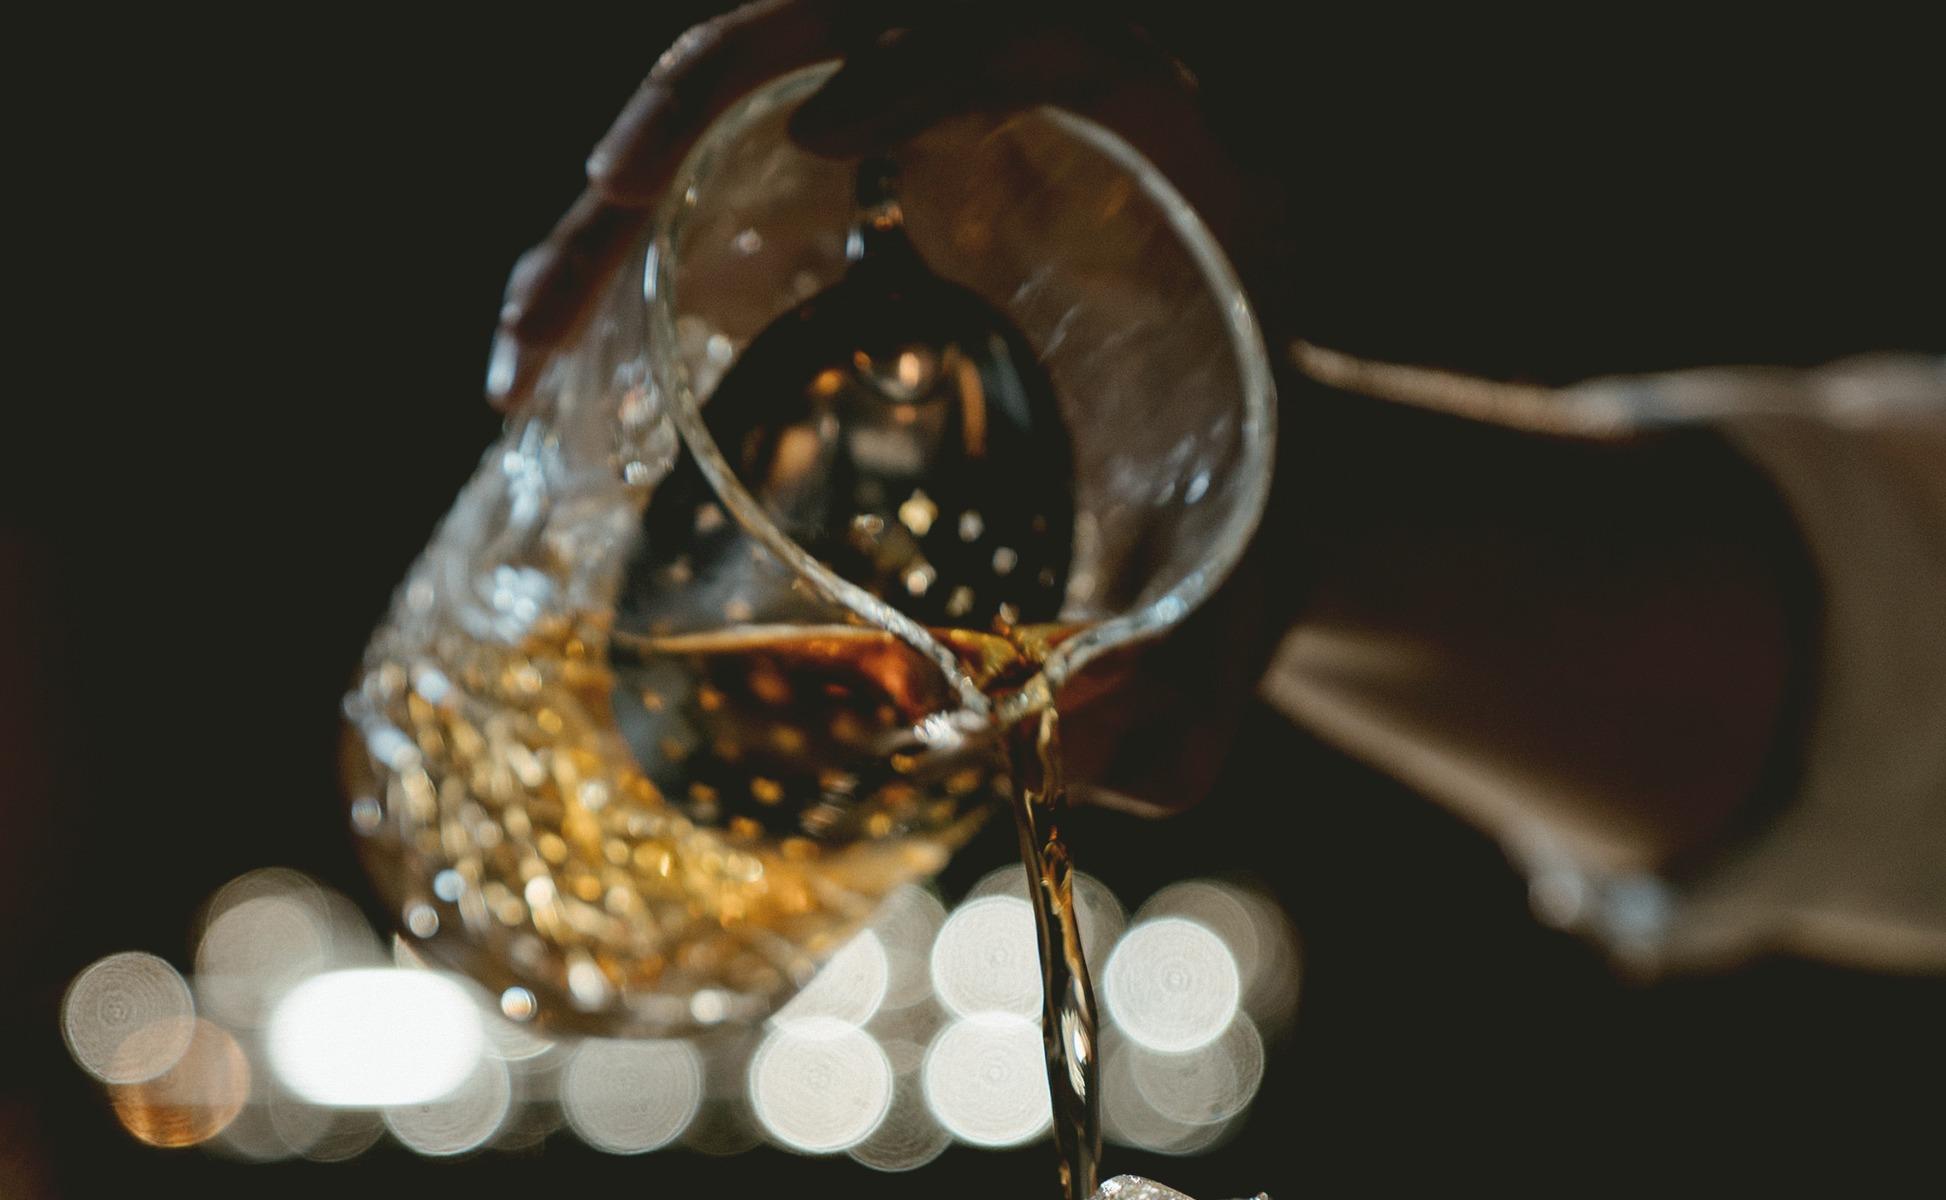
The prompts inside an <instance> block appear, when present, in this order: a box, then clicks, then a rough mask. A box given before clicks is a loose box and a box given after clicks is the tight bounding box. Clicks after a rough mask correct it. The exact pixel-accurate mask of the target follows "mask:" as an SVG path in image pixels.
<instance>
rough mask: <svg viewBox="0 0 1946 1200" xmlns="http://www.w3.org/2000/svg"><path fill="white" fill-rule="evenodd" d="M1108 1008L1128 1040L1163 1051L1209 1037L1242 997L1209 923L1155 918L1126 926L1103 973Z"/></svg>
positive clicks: (1232, 964) (1233, 965)
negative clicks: (1127, 928) (1123, 934)
mask: <svg viewBox="0 0 1946 1200" xmlns="http://www.w3.org/2000/svg"><path fill="white" fill-rule="evenodd" d="M1102 995H1103V999H1104V1001H1105V1003H1106V1005H1107V1009H1108V1014H1109V1016H1110V1018H1111V1019H1113V1020H1114V1022H1115V1024H1116V1026H1117V1027H1118V1028H1120V1029H1121V1031H1122V1032H1123V1033H1125V1034H1127V1035H1128V1037H1129V1038H1130V1039H1132V1040H1133V1041H1135V1042H1138V1043H1140V1044H1141V1045H1143V1046H1146V1047H1148V1048H1149V1049H1151V1050H1160V1051H1164V1052H1167V1053H1181V1052H1183V1051H1185V1050H1194V1049H1196V1048H1197V1047H1198V1046H1203V1045H1206V1044H1208V1043H1209V1042H1211V1041H1213V1040H1214V1039H1215V1038H1216V1037H1217V1036H1218V1035H1220V1034H1221V1033H1222V1032H1223V1031H1224V1030H1225V1029H1227V1028H1229V1025H1230V1021H1231V1019H1232V1018H1233V1017H1235V1016H1236V1012H1237V1004H1238V1002H1239V1000H1240V999H1241V996H1242V984H1241V980H1240V977H1239V975H1238V972H1237V961H1236V956H1235V955H1233V954H1232V953H1231V952H1230V948H1229V946H1228V945H1226V944H1225V943H1224V941H1223V939H1222V938H1220V937H1218V936H1217V935H1216V934H1215V933H1213V932H1211V931H1210V930H1209V928H1208V927H1207V926H1204V925H1202V924H1200V923H1199V922H1196V921H1191V920H1188V919H1185V918H1182V917H1161V918H1157V919H1155V920H1151V921H1144V922H1141V923H1140V924H1138V925H1136V926H1135V927H1134V928H1133V929H1130V930H1129V931H1128V933H1127V934H1126V935H1125V936H1124V937H1123V938H1122V941H1121V944H1120V945H1118V946H1116V947H1115V952H1114V953H1113V954H1112V955H1110V956H1109V958H1108V965H1107V969H1106V970H1105V971H1103V972H1102Z"/></svg>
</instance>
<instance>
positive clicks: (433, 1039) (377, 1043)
mask: <svg viewBox="0 0 1946 1200" xmlns="http://www.w3.org/2000/svg"><path fill="white" fill-rule="evenodd" d="M485 1041H486V1035H485V1031H484V1029H483V1027H482V1024H481V1021H480V1012H479V1008H478V1006H477V1005H476V1004H475V1003H474V1001H473V998H472V997H471V996H470V995H469V994H468V993H467V991H466V989H465V988H464V987H462V986H460V985H459V984H458V983H456V982H454V981H453V980H451V979H448V978H446V977H445V976H443V975H438V974H434V973H432V972H430V971H402V970H398V969H395V968H386V967H375V968H365V969H359V970H350V971H331V972H327V973H325V974H322V975H316V976H313V977H312V978H310V979H307V980H305V981H304V982H303V983H301V984H298V985H297V986H296V987H294V988H292V989H291V990H290V992H289V994H287V995H286V996H285V997H284V998H283V1000H282V1001H281V1002H280V1003H279V1004H278V1006H277V1008H276V1010H275V1012H273V1014H272V1015H271V1020H270V1027H269V1030H268V1034H267V1044H268V1047H269V1051H270V1063H271V1067H272V1069H273V1070H274V1071H276V1073H277V1076H278V1078H279V1079H281V1080H282V1081H283V1083H284V1084H285V1086H287V1087H289V1088H290V1089H291V1090H292V1091H293V1092H295V1093H297V1094H298V1095H299V1096H301V1097H303V1098H304V1099H306V1100H309V1101H311V1102H312V1103H314V1104H325V1105H336V1106H339V1107H346V1108H379V1107H387V1106H392V1105H410V1104H420V1103H424V1102H426V1101H431V1100H437V1099H439V1098H440V1097H442V1096H445V1095H446V1094H448V1093H449V1092H452V1091H453V1090H454V1089H456V1088H458V1087H459V1086H460V1085H461V1084H462V1083H463V1082H465V1081H466V1080H467V1078H468V1077H469V1076H470V1075H472V1074H473V1073H474V1068H475V1067H476V1065H477V1064H478V1063H479V1061H480V1059H481V1057H482V1052H483V1051H484V1049H485Z"/></svg>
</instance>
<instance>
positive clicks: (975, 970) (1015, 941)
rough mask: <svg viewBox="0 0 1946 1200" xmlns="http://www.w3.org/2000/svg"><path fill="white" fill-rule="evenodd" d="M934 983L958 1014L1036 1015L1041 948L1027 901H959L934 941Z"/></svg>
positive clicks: (992, 898)
mask: <svg viewBox="0 0 1946 1200" xmlns="http://www.w3.org/2000/svg"><path fill="white" fill-rule="evenodd" d="M932 985H933V989H934V990H935V991H936V992H938V994H939V1000H940V1003H942V1004H944V1005H945V1006H946V1007H947V1009H949V1010H950V1011H951V1012H953V1013H954V1014H956V1015H958V1016H962V1017H970V1016H978V1015H981V1014H985V1013H1006V1014H1009V1015H1011V1016H1016V1017H1032V1016H1037V1015H1038V1014H1039V1013H1040V1010H1041V963H1040V948H1039V943H1038V940H1037V935H1036V933H1035V932H1034V910H1033V909H1032V908H1031V907H1029V906H1028V903H1027V901H1026V900H1025V899H1024V898H1022V897H1018V896H982V897H980V898H978V899H975V900H969V901H967V902H966V903H965V904H962V905H960V906H959V908H958V909H956V910H955V911H954V912H953V915H952V916H950V917H948V918H946V924H945V926H944V927H943V928H941V929H940V931H939V937H938V939H937V940H935V941H934V942H933V945H932Z"/></svg>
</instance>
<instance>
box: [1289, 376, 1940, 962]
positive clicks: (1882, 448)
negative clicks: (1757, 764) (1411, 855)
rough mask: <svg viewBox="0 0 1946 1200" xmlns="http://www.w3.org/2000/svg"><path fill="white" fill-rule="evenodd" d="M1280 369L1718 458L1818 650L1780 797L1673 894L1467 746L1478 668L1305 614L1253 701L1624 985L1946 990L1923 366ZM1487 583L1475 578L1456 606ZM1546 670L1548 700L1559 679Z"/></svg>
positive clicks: (1931, 506) (1478, 741) (1514, 759)
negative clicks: (1820, 979) (1782, 523)
mask: <svg viewBox="0 0 1946 1200" xmlns="http://www.w3.org/2000/svg"><path fill="white" fill-rule="evenodd" d="M1293 358H1294V359H1295V361H1296V363H1297V365H1298V366H1299V368H1300V369H1301V370H1303V371H1304V372H1306V373H1307V374H1309V375H1311V376H1312V377H1313V378H1315V379H1317V380H1319V381H1320V382H1323V383H1326V384H1328V385H1330V386H1332V387H1334V388H1338V389H1340V390H1345V391H1350V392H1355V393H1360V394H1364V395H1368V396H1371V397H1374V398H1377V399H1381V400H1386V401H1391V402H1394V403H1398V404H1402V405H1408V406H1412V407H1416V408H1421V409H1425V410H1430V411H1436V412H1441V413H1445V414H1448V415H1451V416H1455V417H1459V418H1462V419H1466V420H1471V421H1479V422H1483V423H1486V424H1491V425H1498V426H1502V427H1505V428H1512V429H1517V430H1522V431H1526V432H1531V433H1535V434H1537V435H1545V436H1550V437H1556V438H1568V439H1575V440H1592V441H1611V440H1612V441H1621V440H1627V439H1633V438H1637V437H1639V436H1641V435H1643V434H1647V433H1653V432H1656V431H1659V430H1665V429H1672V428H1679V427H1697V426H1702V427H1706V428H1709V429H1712V430H1714V431H1716V432H1718V433H1719V434H1721V435H1722V436H1723V438H1724V439H1725V440H1726V441H1727V442H1728V443H1729V444H1730V445H1731V446H1732V447H1734V448H1735V450H1736V452H1737V453H1738V454H1740V455H1741V456H1742V457H1744V458H1745V459H1747V460H1748V461H1749V462H1750V463H1751V464H1753V465H1754V466H1755V467H1756V468H1757V469H1758V470H1759V471H1760V472H1761V473H1762V474H1763V475H1764V476H1765V477H1766V478H1767V479H1768V481H1769V483H1770V485H1771V486H1772V487H1773V488H1774V489H1775V491H1776V492H1777V494H1778V495H1779V496H1780V497H1781V498H1782V500H1783V503H1784V505H1785V506H1786V508H1787V509H1788V511H1789V513H1790V516H1791V518H1792V520H1793V521H1794V523H1795V525H1796V527H1797V532H1798V535H1799V536H1800V537H1801V539H1802V542H1803V544H1804V547H1805V550H1806V552H1807V554H1808V557H1809V560H1810V563H1811V566H1812V569H1813V571H1814V573H1815V575H1816V585H1817V588H1818V591H1819V593H1820V597H1821V602H1822V610H1823V612H1822V625H1821V633H1820V640H1819V642H1818V644H1817V645H1816V646H1815V647H1812V648H1811V650H1810V653H1809V659H1810V665H1811V670H1810V672H1809V674H1810V676H1811V678H1810V680H1809V688H1810V690H1811V696H1810V719H1809V724H1808V728H1807V732H1806V734H1805V744H1804V747H1803V759H1802V768H1801V770H1800V772H1799V774H1798V777H1797V786H1796V789H1795V792H1794V793H1793V795H1792V796H1791V798H1790V800H1789V802H1788V803H1787V805H1786V806H1785V807H1784V808H1783V810H1782V811H1781V812H1779V813H1777V814H1776V815H1775V816H1774V817H1772V818H1770V819H1769V820H1768V821H1767V822H1766V823H1765V824H1764V826H1763V827H1762V828H1761V829H1760V830H1758V831H1757V832H1756V833H1755V834H1754V835H1752V836H1750V837H1747V838H1744V839H1742V840H1741V841H1739V842H1738V843H1737V844H1735V845H1733V846H1730V847H1728V848H1725V849H1723V850H1721V851H1720V852H1718V853H1717V854H1715V855H1714V856H1713V857H1712V859H1711V860H1710V861H1708V862H1706V863H1705V864H1703V865H1702V867H1701V868H1700V869H1698V870H1695V871H1693V872H1690V873H1689V874H1687V875H1686V876H1685V878H1684V879H1683V880H1682V881H1681V882H1675V881H1672V880H1669V879H1665V878H1662V877H1660V876H1659V875H1657V874H1656V873H1654V872H1653V871H1649V870H1644V869H1642V867H1641V865H1640V863H1639V862H1635V861H1631V859H1630V857H1629V855H1628V854H1627V853H1626V852H1625V851H1624V850H1622V849H1619V848H1618V847H1616V846H1615V845H1613V844H1610V843H1604V842H1603V840H1602V838H1601V836H1600V834H1599V832H1598V831H1595V830H1592V829H1590V828H1577V827H1575V824H1574V822H1573V821H1572V820H1571V819H1569V818H1568V817H1566V816H1565V815H1564V814H1566V813H1571V812H1572V810H1573V808H1574V805H1573V804H1572V803H1568V804H1565V805H1564V804H1563V803H1562V801H1563V797H1562V796H1561V795H1560V794H1559V790H1560V788H1561V786H1562V781H1561V779H1560V778H1559V777H1558V776H1555V775H1552V774H1550V773H1549V771H1548V770H1546V769H1545V768H1542V769H1535V764H1534V763H1533V762H1532V761H1530V760H1528V759H1526V758H1524V757H1523V756H1522V755H1521V754H1520V753H1518V752H1509V751H1507V749H1506V747H1505V746H1499V747H1497V748H1496V746H1495V745H1494V744H1490V743H1489V741H1488V740H1487V739H1488V738H1489V737H1490V736H1491V730H1492V728H1493V722H1492V721H1491V720H1481V719H1476V718H1478V715H1479V714H1478V713H1477V712H1468V711H1462V708H1463V707H1465V706H1464V705H1463V704H1462V702H1463V701H1464V700H1465V699H1466V698H1467V697H1468V696H1471V697H1473V698H1474V699H1473V701H1472V703H1473V705H1474V706H1476V707H1477V702H1478V696H1479V695H1480V694H1481V688H1480V687H1479V686H1475V685H1478V684H1484V683H1485V680H1486V679H1487V677H1488V676H1489V675H1492V674H1495V673H1496V671H1497V667H1496V664H1495V663H1493V662H1488V661H1472V660H1469V659H1468V658H1467V657H1466V649H1465V648H1464V647H1457V648H1456V647H1455V646H1454V645H1453V644H1452V643H1451V642H1450V641H1442V640H1441V639H1440V638H1439V637H1437V636H1435V635H1434V633H1433V632H1432V631H1430V630H1428V629H1419V630H1415V629H1411V628H1383V627H1368V624H1361V623H1358V622H1355V621H1354V622H1351V623H1349V624H1347V623H1346V622H1345V621H1344V620H1342V619H1340V616H1338V615H1334V613H1333V612H1332V611H1331V610H1330V609H1329V607H1328V606H1327V608H1326V609H1325V611H1323V612H1322V613H1314V614H1313V615H1312V616H1311V617H1309V618H1307V620H1306V621H1305V622H1303V623H1301V624H1300V625H1298V626H1296V627H1294V628H1293V629H1292V630H1290V631H1289V632H1288V634H1287V635H1286V636H1285V638H1284V640H1283V642H1282V644H1281V645H1280V647H1279V649H1278V652H1277V654H1276V656H1275V659H1274V661H1273V664H1272V667H1271V669H1270V671H1269V672H1268V674H1267V675H1266V677H1265V679H1264V681H1263V684H1262V691H1263V693H1264V695H1265V696H1266V698H1268V699H1269V700H1270V701H1271V702H1272V703H1273V704H1274V705H1275V706H1277V707H1278V708H1279V709H1280V710H1281V711H1283V712H1284V713H1285V714H1286V715H1287V716H1289V717H1291V718H1292V719H1293V720H1295V721H1298V722H1299V723H1301V724H1303V725H1305V726H1307V727H1308V728H1310V729H1312V730H1314V731H1316V732H1317V733H1319V734H1320V735H1321V736H1323V737H1325V738H1326V739H1327V740H1330V741H1332V742H1334V743H1336V744H1337V745H1339V746H1341V747H1342V748H1344V749H1345V750H1347V751H1348V752H1350V753H1351V754H1353V755H1354V756H1356V757H1359V758H1361V759H1363V760H1365V761H1367V762H1369V763H1371V764H1372V765H1374V766H1376V767H1378V768H1380V769H1381V770H1384V771H1386V772H1387V773H1389V774H1391V775H1393V776H1394V777H1395V778H1398V779H1400V780H1401V781H1403V782H1406V783H1409V784H1411V785H1412V786H1414V787H1416V788H1418V789H1419V790H1420V791H1422V792H1424V793H1425V794H1427V795H1428V796H1430V797H1432V798H1433V799H1436V800H1438V801H1440V802H1441V803H1444V804H1446V805H1447V806H1449V807H1451V808H1453V809H1454V810H1455V811H1456V812H1458V813H1459V814H1460V815H1462V816H1463V817H1465V818H1466V819H1468V820H1470V821H1472V822H1473V823H1475V824H1476V825H1479V826H1481V827H1482V828H1483V829H1485V830H1486V831H1487V832H1489V833H1490V834H1492V835H1493V836H1495V837H1496V838H1497V839H1498V840H1499V841H1500V842H1501V843H1502V845H1503V846H1504V847H1505V848H1506V849H1507V851H1508V853H1509V856H1510V857H1511V858H1513V859H1514V860H1515V862H1516V863H1517V864H1518V865H1520V866H1521V867H1522V868H1523V869H1524V870H1525V871H1526V872H1527V873H1528V875H1529V878H1530V880H1531V881H1532V886H1533V895H1534V901H1535V907H1536V910H1537V912H1539V914H1540V915H1541V916H1542V917H1543V918H1545V919H1548V920H1550V921H1551V922H1553V923H1556V924H1559V925H1562V926H1565V927H1570V928H1574V929H1577V930H1579V931H1581V932H1583V933H1585V934H1588V935H1590V936H1592V937H1594V938H1596V939H1597V940H1599V941H1601V942H1602V943H1604V944H1605V945H1606V946H1607V947H1608V948H1609V949H1610V950H1611V951H1613V952H1614V953H1615V954H1616V956H1617V957H1618V959H1620V960H1621V961H1623V962H1624V963H1625V964H1627V965H1628V966H1630V967H1632V968H1634V969H1637V970H1641V971H1645V972H1650V973H1658V972H1669V971H1681V970H1691V969H1710V968H1715V967H1722V966H1727V965H1732V964H1734V963H1736V962H1739V961H1743V960H1747V959H1749V958H1753V957H1756V956H1760V955H1763V954H1766V953H1772V952H1784V953H1795V954H1803V955H1809V956H1812V957H1817V958H1822V959H1826V960H1829V961H1833V962H1839V963H1845V964H1849V965H1856V966H1861V967H1867V968H1871V969H1881V970H1898V971H1913V972H1930V971H1937V970H1940V969H1942V968H1946V738H1942V737H1941V736H1940V731H1941V730H1942V729H1946V637H1942V636H1941V633H1942V630H1946V359H1942V358H1937V357H1927V356H1922V355H1894V354H1880V355H1870V356H1864V357H1859V358H1854V359H1848V360H1843V361H1840V362H1836V363H1832V364H1829V365H1826V366H1823V367H1819V368H1815V369H1807V370H1795V369H1787V368H1777V367H1744V368H1720V369H1704V370H1694V371H1684V372H1676V373H1671V374H1663V375H1652V376H1639V377H1617V378H1607V379H1597V380H1593V381H1589V382H1586V383H1581V384H1577V385H1573V386H1569V387H1564V388H1559V389H1548V388H1541V387H1531V386H1525V385H1515V384H1502V383H1496V382H1492V381H1486V380H1480V379H1475V378H1470V377H1467V376H1462V375H1456V374H1451V373H1447V372H1443V371H1436V370H1429V369H1424V368H1417V367H1409V366H1399V365H1393V364H1384V363H1373V362H1366V361H1363V360H1359V359H1356V358H1352V357H1350V356H1348V355H1344V354H1340V353H1337V352H1335V351H1330V350H1325V349H1322V348H1319V347H1315V346H1310V345H1307V344H1304V343H1299V344H1297V345H1296V346H1295V347H1294V348H1293ZM1492 580H1493V576H1492V573H1491V572H1490V571H1487V570H1482V571H1480V572H1479V573H1478V574H1477V575H1476V576H1474V577H1471V578H1469V579H1468V580H1467V581H1464V582H1458V583H1456V584H1455V586H1457V587H1461V588H1466V589H1490V588H1492V587H1494V586H1495V584H1494V582H1492ZM1563 665H1565V664H1557V671H1558V674H1560V675H1563V676H1572V674H1573V673H1572V672H1571V671H1566V670H1558V668H1559V667H1560V666H1563ZM1469 679H1472V680H1474V685H1469V684H1468V683H1467V680H1469ZM1699 682H1701V681H1699ZM1492 686H1497V685H1490V686H1489V687H1488V689H1487V690H1488V691H1491V690H1492ZM1500 715H1501V716H1503V717H1504V716H1505V715H1506V714H1505V713H1504V712H1503V713H1501V714H1500ZM1695 736H1696V737H1697V738H1706V737H1708V736H1709V731H1708V729H1707V728H1706V727H1699V728H1697V729H1696V731H1695ZM1780 736H1782V735H1780ZM1576 786H1580V787H1583V788H1586V787H1588V786H1589V784H1588V782H1587V781H1586V780H1581V781H1578V783H1577V785H1576ZM1595 786H1601V785H1600V784H1596V785H1595ZM1612 786H1614V787H1616V788H1624V789H1625V788H1626V787H1627V786H1629V784H1628V783H1627V782H1626V781H1624V780H1621V779H1619V778H1616V779H1615V780H1613V781H1612ZM1623 794H1626V793H1625V792H1624V793H1623Z"/></svg>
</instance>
